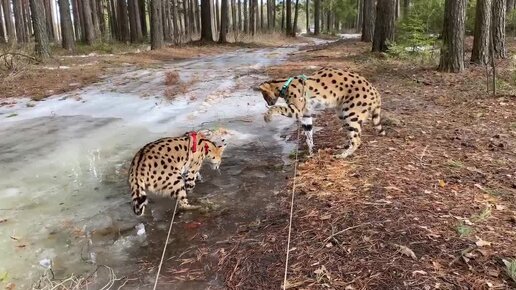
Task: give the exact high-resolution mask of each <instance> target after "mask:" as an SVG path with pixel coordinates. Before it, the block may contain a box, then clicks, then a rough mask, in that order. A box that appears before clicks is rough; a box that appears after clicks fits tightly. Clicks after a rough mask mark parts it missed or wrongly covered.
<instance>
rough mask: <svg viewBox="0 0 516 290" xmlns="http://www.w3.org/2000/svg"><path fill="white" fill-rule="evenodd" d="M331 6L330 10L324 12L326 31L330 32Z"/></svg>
mask: <svg viewBox="0 0 516 290" xmlns="http://www.w3.org/2000/svg"><path fill="white" fill-rule="evenodd" d="M330 11H331V7H330V10H328V11H327V12H326V32H327V33H331V29H330V25H331V12H330Z"/></svg>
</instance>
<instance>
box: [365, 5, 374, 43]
mask: <svg viewBox="0 0 516 290" xmlns="http://www.w3.org/2000/svg"><path fill="white" fill-rule="evenodd" d="M363 12H364V16H363V19H364V20H363V21H362V41H365V42H371V41H373V35H374V22H375V15H376V0H364V9H363Z"/></svg>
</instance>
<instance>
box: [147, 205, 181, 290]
mask: <svg viewBox="0 0 516 290" xmlns="http://www.w3.org/2000/svg"><path fill="white" fill-rule="evenodd" d="M178 203H179V197H177V196H176V205H175V206H174V213H173V214H172V220H171V221H170V226H169V227H168V234H167V240H166V241H165V245H164V246H163V253H162V254H161V261H160V262H159V266H158V272H157V273H156V280H155V281H154V288H152V289H153V290H156V287H157V286H158V279H159V273H160V272H161V266H162V265H163V260H164V259H165V252H166V250H167V245H168V241H169V240H170V233H171V232H172V225H173V224H174V218H175V217H176V211H177V204H178Z"/></svg>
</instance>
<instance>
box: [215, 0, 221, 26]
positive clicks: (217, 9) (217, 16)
mask: <svg viewBox="0 0 516 290" xmlns="http://www.w3.org/2000/svg"><path fill="white" fill-rule="evenodd" d="M214 11H215V31H216V32H217V33H218V32H219V30H220V6H219V0H215V9H214Z"/></svg>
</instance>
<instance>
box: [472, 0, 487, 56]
mask: <svg viewBox="0 0 516 290" xmlns="http://www.w3.org/2000/svg"><path fill="white" fill-rule="evenodd" d="M491 7H492V1H491V0H477V7H476V13H475V32H474V35H475V36H474V38H473V50H472V51H471V62H473V63H476V64H484V65H485V64H488V63H489V60H490V52H489V48H490V47H489V45H490V43H489V41H490V39H491V36H490V34H491V33H490V32H491V18H492V17H491V9H492V8H491Z"/></svg>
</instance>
